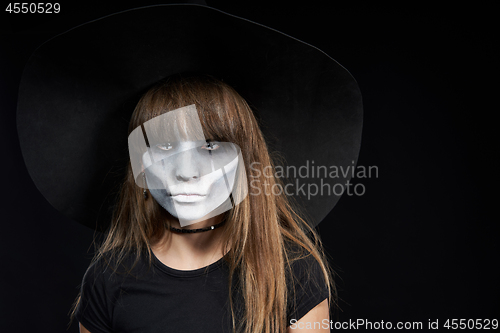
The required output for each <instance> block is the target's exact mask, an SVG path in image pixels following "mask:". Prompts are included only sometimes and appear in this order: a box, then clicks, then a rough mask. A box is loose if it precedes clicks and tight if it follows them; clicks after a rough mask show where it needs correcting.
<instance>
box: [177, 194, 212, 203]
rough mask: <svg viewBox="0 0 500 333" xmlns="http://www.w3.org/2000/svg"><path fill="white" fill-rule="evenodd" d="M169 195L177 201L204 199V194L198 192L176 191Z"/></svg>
mask: <svg viewBox="0 0 500 333" xmlns="http://www.w3.org/2000/svg"><path fill="white" fill-rule="evenodd" d="M170 196H171V197H172V199H173V200H175V201H177V202H198V201H201V200H203V199H205V195H203V194H198V193H177V194H170Z"/></svg>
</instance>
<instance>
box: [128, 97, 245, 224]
mask: <svg viewBox="0 0 500 333" xmlns="http://www.w3.org/2000/svg"><path fill="white" fill-rule="evenodd" d="M144 134H145V135H146V138H147V141H148V142H149V147H148V146H147V145H146V140H145V138H144V136H143V135H144ZM129 151H130V157H131V163H132V169H133V171H134V176H135V179H136V182H137V183H138V185H139V186H141V187H144V188H148V189H149V192H150V193H151V195H152V196H153V198H154V199H155V200H156V201H157V202H158V204H160V206H162V207H163V208H164V209H165V210H167V211H168V212H169V213H170V214H171V215H173V216H175V217H177V218H178V219H179V223H180V225H181V226H182V227H184V226H186V225H189V224H193V223H196V222H200V221H203V220H206V219H208V218H210V217H213V216H217V215H219V214H222V213H223V212H225V211H227V210H229V209H231V208H232V207H233V205H235V204H238V203H239V202H240V201H241V200H243V198H244V197H245V196H246V193H247V188H246V182H243V183H244V186H243V188H242V186H239V187H237V188H238V190H237V191H235V179H236V175H237V173H238V172H239V171H240V175H241V171H243V172H244V166H243V160H242V157H241V153H240V150H239V147H238V146H237V145H236V144H233V143H229V142H219V141H213V140H207V139H206V138H205V136H204V134H203V131H202V128H201V123H200V120H199V118H198V114H197V112H196V108H195V107H194V105H191V106H189V107H185V108H181V109H178V110H174V111H170V112H168V113H165V114H163V115H161V116H158V117H155V118H153V119H151V120H149V121H147V122H146V123H144V133H143V131H142V129H141V127H138V128H137V129H136V130H134V131H133V132H132V133H131V135H130V136H129ZM134 152H135V153H134ZM137 152H139V153H137ZM139 165H140V171H139ZM142 172H144V174H142ZM139 174H142V175H145V177H139ZM141 178H142V179H144V180H145V182H146V183H145V184H144V183H140V181H141ZM245 179H246V176H245Z"/></svg>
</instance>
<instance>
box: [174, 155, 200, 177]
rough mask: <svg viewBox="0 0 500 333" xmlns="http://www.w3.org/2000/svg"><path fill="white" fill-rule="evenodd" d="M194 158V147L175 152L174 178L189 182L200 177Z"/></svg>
mask: <svg viewBox="0 0 500 333" xmlns="http://www.w3.org/2000/svg"><path fill="white" fill-rule="evenodd" d="M198 162H199V161H197V158H196V149H188V150H186V151H183V152H181V153H179V154H177V156H176V159H175V165H174V167H175V178H176V179H177V180H178V181H182V182H189V181H197V180H199V179H200V169H199V166H198Z"/></svg>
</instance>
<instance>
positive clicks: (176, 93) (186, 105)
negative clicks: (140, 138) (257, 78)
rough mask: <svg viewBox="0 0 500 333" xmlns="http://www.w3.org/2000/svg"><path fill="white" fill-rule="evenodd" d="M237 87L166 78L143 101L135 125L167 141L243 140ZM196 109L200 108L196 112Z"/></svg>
mask: <svg viewBox="0 0 500 333" xmlns="http://www.w3.org/2000/svg"><path fill="white" fill-rule="evenodd" d="M234 94H237V93H236V92H235V91H234V90H232V89H231V88H229V87H227V86H226V85H224V84H222V83H221V82H219V81H215V80H213V79H212V80H209V79H207V78H204V79H203V80H199V79H197V80H196V81H186V80H173V79H170V80H168V81H165V82H162V83H161V84H159V85H157V86H156V87H154V88H153V89H151V90H150V91H148V92H147V93H146V94H145V95H144V96H143V98H142V99H141V100H140V101H139V103H138V105H137V108H136V112H135V113H136V116H137V117H135V120H134V119H133V123H134V124H132V123H131V125H132V126H134V128H136V127H138V126H141V125H142V124H144V128H145V129H146V132H147V134H148V135H150V136H154V137H155V138H158V139H159V140H161V141H164V142H167V141H168V142H175V141H194V140H196V141H200V140H213V141H220V142H232V143H236V144H240V142H237V141H239V140H238V138H240V139H241V137H242V136H241V133H239V132H240V131H241V129H242V128H243V126H242V124H241V117H240V114H239V113H240V108H239V107H238V103H237V100H236V99H235V98H234V96H233V95H234ZM195 111H196V112H195Z"/></svg>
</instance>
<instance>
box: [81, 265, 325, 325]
mask: <svg viewBox="0 0 500 333" xmlns="http://www.w3.org/2000/svg"><path fill="white" fill-rule="evenodd" d="M132 259H133V258H132V256H130V257H127V258H126V260H125V261H124V265H123V266H124V267H129V266H128V265H130V263H131V262H132ZM152 260H153V262H152V265H149V264H148V262H147V259H146V258H145V257H142V258H141V260H140V261H139V262H138V263H137V264H136V265H135V266H134V267H133V269H132V270H131V271H130V273H125V272H121V271H120V270H118V272H117V273H114V272H113V269H112V268H111V267H110V265H108V264H106V263H105V262H104V260H99V261H97V262H95V263H94V264H92V265H91V266H90V267H89V268H88V270H87V272H86V273H85V276H84V277H83V282H82V287H81V300H80V303H79V305H78V308H77V311H76V318H77V320H78V321H79V322H80V323H81V324H82V325H83V326H85V328H87V329H88V330H89V331H90V332H91V333H109V332H113V333H122V332H127V333H133V332H141V333H169V332H174V333H179V332H182V333H191V332H193V333H194V332H196V333H199V332H216V333H226V332H227V333H230V332H232V317H231V310H230V305H229V290H228V280H229V269H228V266H227V263H226V262H225V260H224V258H221V259H220V260H219V261H217V262H215V263H213V264H211V265H209V266H207V267H205V268H200V269H197V270H192V271H181V270H176V269H173V268H170V267H168V266H166V265H164V264H163V263H162V262H161V261H160V260H159V259H158V258H156V257H155V256H154V255H153V258H152ZM129 268H130V267H129ZM122 270H123V269H122ZM292 270H293V275H294V281H295V288H289V292H290V293H291V294H290V295H289V299H288V300H289V301H288V302H289V304H290V306H289V309H288V323H290V320H291V319H297V320H298V319H300V318H302V317H303V316H304V315H305V314H306V313H308V312H309V311H310V310H311V309H313V308H314V307H315V306H316V305H318V304H319V303H321V302H322V301H323V300H325V299H326V298H327V297H328V289H327V286H326V284H325V282H324V279H323V277H322V273H321V270H320V268H319V264H318V263H317V262H316V261H315V260H314V258H313V257H312V256H308V257H306V258H305V259H300V260H298V261H295V262H294V263H293V264H292ZM236 284H237V282H235V285H236ZM233 301H234V302H235V304H234V307H235V311H236V316H237V315H238V313H242V312H241V309H242V307H241V306H242V299H241V298H239V296H238V295H237V293H235V294H234V295H233Z"/></svg>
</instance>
